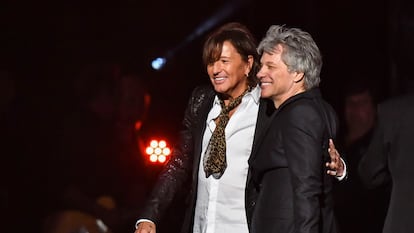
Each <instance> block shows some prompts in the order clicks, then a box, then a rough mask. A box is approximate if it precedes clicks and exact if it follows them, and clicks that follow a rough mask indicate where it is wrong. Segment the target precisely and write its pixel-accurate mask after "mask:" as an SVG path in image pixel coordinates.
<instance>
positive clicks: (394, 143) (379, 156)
mask: <svg viewBox="0 0 414 233" xmlns="http://www.w3.org/2000/svg"><path fill="white" fill-rule="evenodd" d="M413 119H414V95H413V94H412V93H411V94H409V95H405V96H399V97H394V98H392V99H389V100H387V101H385V102H383V103H381V104H380V105H379V107H378V124H377V126H376V127H375V131H374V134H373V137H372V140H371V142H370V145H369V147H368V150H367V152H366V153H365V154H364V156H363V157H362V159H361V161H360V164H359V174H360V176H361V180H362V182H363V184H364V185H365V186H366V187H367V188H369V189H370V190H371V189H375V188H377V187H387V186H388V185H391V186H392V191H391V198H390V202H389V207H388V212H387V216H386V220H385V224H384V227H383V230H382V232H383V233H409V232H413V229H414V221H413V211H414V186H413V177H414V172H413V171H414V170H413V169H412V164H413V163H414V154H413V152H412V145H413V138H414V121H413ZM379 194H380V193H378V192H376V193H374V194H373V195H372V196H371V198H373V197H375V195H379ZM377 204H379V203H377ZM374 211H375V210H371V214H374V213H375V212H374ZM365 224H367V226H369V225H368V222H366V223H365Z"/></svg>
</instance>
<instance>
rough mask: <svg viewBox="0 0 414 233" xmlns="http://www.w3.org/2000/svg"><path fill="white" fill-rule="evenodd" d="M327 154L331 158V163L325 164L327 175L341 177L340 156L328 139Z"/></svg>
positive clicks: (342, 166) (342, 168)
mask: <svg viewBox="0 0 414 233" xmlns="http://www.w3.org/2000/svg"><path fill="white" fill-rule="evenodd" d="M328 152H329V156H330V157H331V162H327V163H326V167H327V168H328V171H327V173H328V174H329V175H331V176H335V177H342V176H343V174H344V164H343V161H342V159H341V155H340V154H339V153H338V151H337V150H336V148H335V145H334V143H333V141H332V139H329V148H328Z"/></svg>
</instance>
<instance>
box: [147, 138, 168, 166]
mask: <svg viewBox="0 0 414 233" xmlns="http://www.w3.org/2000/svg"><path fill="white" fill-rule="evenodd" d="M145 153H147V155H148V156H149V157H148V159H149V161H150V162H152V163H161V164H163V163H165V162H167V160H168V158H169V155H170V154H171V149H170V148H169V147H168V144H167V141H166V140H155V139H153V140H151V141H150V143H149V146H147V148H146V149H145Z"/></svg>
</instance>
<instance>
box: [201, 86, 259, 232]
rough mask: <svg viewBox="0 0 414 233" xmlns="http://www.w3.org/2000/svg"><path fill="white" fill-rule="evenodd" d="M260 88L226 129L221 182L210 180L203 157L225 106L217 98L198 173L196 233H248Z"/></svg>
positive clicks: (235, 114) (243, 105)
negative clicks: (247, 205) (247, 207)
mask: <svg viewBox="0 0 414 233" xmlns="http://www.w3.org/2000/svg"><path fill="white" fill-rule="evenodd" d="M259 98H260V88H259V87H255V88H254V89H253V90H252V91H251V92H250V93H247V94H246V95H245V96H244V97H243V99H242V102H241V104H240V105H239V106H238V107H237V109H236V111H235V112H234V114H233V115H232V116H231V118H230V120H229V122H228V124H227V126H226V129H225V136H226V158H227V168H226V170H225V172H224V174H223V176H222V177H221V178H220V179H215V178H214V177H213V176H210V177H209V178H206V175H205V172H204V169H203V157H204V154H205V150H206V148H207V145H208V143H209V141H210V138H211V135H212V133H213V131H214V129H215V127H216V124H215V122H214V119H215V118H216V117H217V116H218V115H219V114H220V111H221V106H220V103H219V100H218V97H217V96H216V98H215V101H214V105H213V107H212V109H211V110H210V113H209V114H208V117H207V122H206V124H207V127H206V130H205V132H204V137H203V145H202V148H203V150H202V154H201V159H200V165H199V172H198V187H197V202H196V208H195V216H194V227H193V229H194V233H233V232H234V233H236V232H237V233H248V228H247V220H246V211H245V205H244V201H245V200H244V194H245V193H244V192H245V186H246V178H247V171H248V163H247V160H248V159H249V156H250V153H251V150H252V145H253V137H254V131H255V126H256V121H257V114H258V111H259Z"/></svg>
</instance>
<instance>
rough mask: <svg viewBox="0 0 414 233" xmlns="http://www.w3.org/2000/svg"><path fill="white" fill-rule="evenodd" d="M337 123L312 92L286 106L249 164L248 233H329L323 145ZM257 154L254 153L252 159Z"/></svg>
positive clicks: (315, 91) (329, 203)
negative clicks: (252, 198)
mask: <svg viewBox="0 0 414 233" xmlns="http://www.w3.org/2000/svg"><path fill="white" fill-rule="evenodd" d="M336 125H337V117H336V114H335V112H334V111H333V109H332V107H331V106H330V105H328V104H327V103H326V102H324V101H323V100H322V98H321V95H320V92H319V90H318V89H312V90H309V91H306V92H304V93H300V94H298V95H295V96H293V97H291V98H289V99H288V100H286V101H285V102H284V103H283V104H282V105H281V106H280V107H279V108H278V109H277V110H276V112H275V114H274V116H273V120H272V122H271V124H270V125H269V129H268V130H264V131H263V132H264V133H262V136H261V138H259V139H258V142H259V144H256V148H255V150H256V151H254V154H252V157H251V158H250V160H249V164H250V170H251V180H250V183H249V185H248V187H250V186H252V185H254V186H255V188H256V192H257V194H256V195H257V196H256V206H255V208H254V211H253V216H252V219H251V221H252V222H251V228H250V232H252V233H266V232H269V233H274V232H277V233H293V232H295V233H299V232H301V233H305V232H306V233H312V232H313V233H320V232H324V233H335V232H337V230H336V223H335V217H334V213H333V200H332V194H331V190H332V182H333V179H334V178H333V177H330V176H329V175H327V174H326V172H325V171H326V169H324V166H325V162H326V161H328V160H329V155H328V154H327V153H325V152H326V151H327V142H328V139H329V138H331V137H335V134H336ZM256 152H257V153H256Z"/></svg>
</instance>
